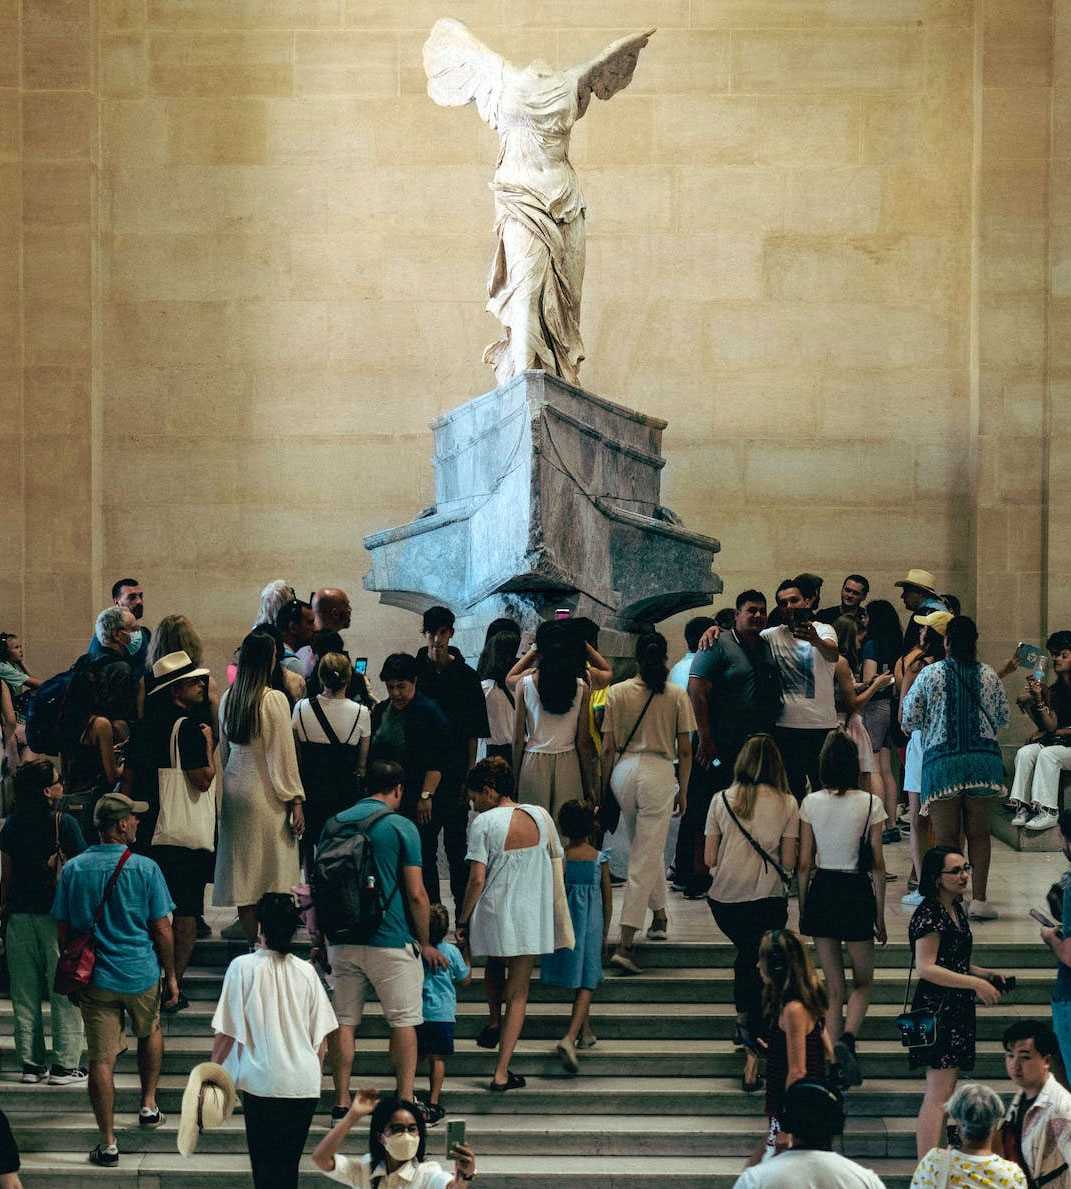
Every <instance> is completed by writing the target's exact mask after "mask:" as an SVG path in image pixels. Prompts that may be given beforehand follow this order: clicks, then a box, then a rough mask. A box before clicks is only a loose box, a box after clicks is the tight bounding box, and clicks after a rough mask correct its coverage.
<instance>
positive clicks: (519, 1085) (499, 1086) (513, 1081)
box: [487, 1069, 528, 1094]
mask: <svg viewBox="0 0 1071 1189" xmlns="http://www.w3.org/2000/svg"><path fill="white" fill-rule="evenodd" d="M526 1085H528V1083H527V1082H526V1081H525V1079H524V1078H522V1077H521V1075H520V1074H519V1073H514V1072H513V1070H512V1069H507V1070H506V1080H505V1081H504V1082H491V1083H490V1084H489V1085H488V1087H487V1088H488V1089H489V1090H493V1091H494V1092H495V1093H496V1094H504V1093H505V1092H506V1091H507V1090H521V1089H523V1088H524V1087H525V1086H526Z"/></svg>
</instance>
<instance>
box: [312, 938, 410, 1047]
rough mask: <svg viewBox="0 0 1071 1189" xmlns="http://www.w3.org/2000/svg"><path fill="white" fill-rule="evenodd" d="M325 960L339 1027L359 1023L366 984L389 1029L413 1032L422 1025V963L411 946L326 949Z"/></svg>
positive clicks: (330, 946) (344, 946) (350, 946)
mask: <svg viewBox="0 0 1071 1189" xmlns="http://www.w3.org/2000/svg"><path fill="white" fill-rule="evenodd" d="M327 960H328V961H329V962H330V963H331V971H332V973H331V975H330V978H329V982H330V983H331V986H332V988H333V989H334V992H335V1015H336V1017H337V1018H338V1022H339V1023H340V1024H346V1025H347V1026H349V1027H352V1028H356V1027H357V1025H358V1024H359V1023H360V1022H361V1016H362V1015H364V1000H365V995H366V994H367V992H368V986H369V984H371V986H372V988H373V990H374V991H375V993H376V998H377V999H378V1000H379V1002H380V1004H381V1005H382V1007H383V1014H384V1016H386V1018H387V1023H388V1024H390V1026H391V1027H392V1028H415V1027H416V1026H417V1025H418V1024H423V1023H424V1003H423V992H424V963H423V962H422V961H421V959H420V954H419V952H418V951H417V949H416V946H415V945H407V946H405V947H404V948H402V949H386V948H384V947H383V946H378V945H329V946H328V947H327Z"/></svg>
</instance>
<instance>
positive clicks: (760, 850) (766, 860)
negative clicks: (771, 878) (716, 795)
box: [721, 790, 792, 898]
mask: <svg viewBox="0 0 1071 1189" xmlns="http://www.w3.org/2000/svg"><path fill="white" fill-rule="evenodd" d="M721 799H722V803H723V804H724V805H725V809H726V811H727V812H728V814H729V816H730V817H731V818H732V819H733V823H734V824H735V825H736V828H737V829H738V830H739V831H740V833H741V834H743V836H744V837H745V838H746V839H747V840H748V842H749V843H750V844H751V849H752V850H753V851H754V852H755V853H756V854H757V855H758V856H759V858H761V859H762V862H763V870H766V869H767V868H768V867H772V868H773V869H774V870H775V871H776V872H777V874H778V875H779V876H780V877H781V883H782V884H783V885H784V893H783V894H784V896H785V897H786V898H787V897H788V893H789V885H790V884H791V883H792V876H791V875H790V874H789V873H788V871H786V870H785V868H784V867H782V866H781V864H780V863H779V862H778V861H777V859H775V858H774V857H773V855H771V854H770V853H769V851H767V850H766V849H765V847H762V846H760V845H759V843H757V842H756V841H755V839H754V838H752V837H751V835H750V834H749V833H748V832H747V830H745V829H744V825H743V822H741V820H740V819H739V818H738V817H737V816H736V814H735V813H734V812H733V807H732V806H731V805H730V804H729V792H728V790H726V791H725V792H723V793H722V795H721Z"/></svg>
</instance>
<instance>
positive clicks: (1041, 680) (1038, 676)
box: [1030, 653, 1049, 685]
mask: <svg viewBox="0 0 1071 1189" xmlns="http://www.w3.org/2000/svg"><path fill="white" fill-rule="evenodd" d="M1048 660H1049V658H1048V657H1047V656H1046V655H1045V654H1044V653H1042V654H1041V655H1040V656H1039V657H1038V659H1037V660H1036V661H1035V662H1034V671H1033V672H1032V673H1031V674H1030V676H1031V677H1033V679H1034V680H1035V681H1036V682H1037V683H1038V685H1044V684H1045V668H1046V665H1047V664H1048Z"/></svg>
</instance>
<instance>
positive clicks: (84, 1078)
mask: <svg viewBox="0 0 1071 1189" xmlns="http://www.w3.org/2000/svg"><path fill="white" fill-rule="evenodd" d="M88 1081H89V1071H88V1070H85V1069H78V1068H75V1069H66V1068H65V1067H64V1066H62V1065H53V1066H52V1068H51V1070H50V1071H49V1075H48V1084H49V1085H50V1086H84V1085H85V1084H86V1082H88Z"/></svg>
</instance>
